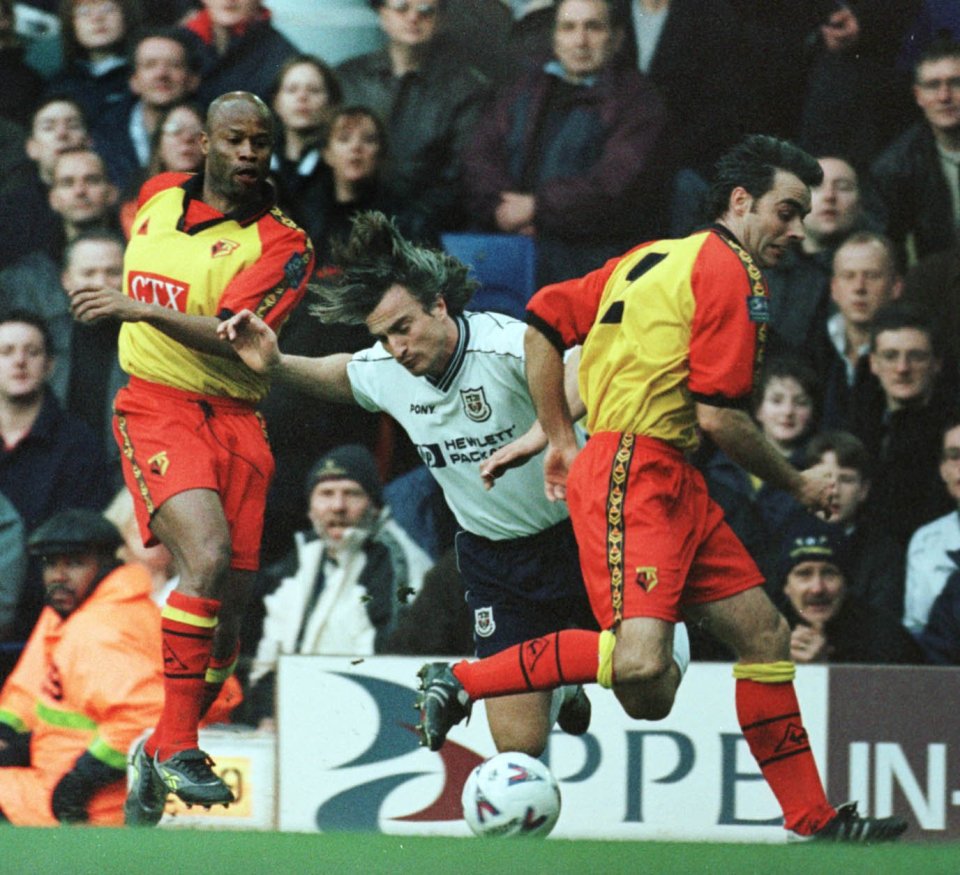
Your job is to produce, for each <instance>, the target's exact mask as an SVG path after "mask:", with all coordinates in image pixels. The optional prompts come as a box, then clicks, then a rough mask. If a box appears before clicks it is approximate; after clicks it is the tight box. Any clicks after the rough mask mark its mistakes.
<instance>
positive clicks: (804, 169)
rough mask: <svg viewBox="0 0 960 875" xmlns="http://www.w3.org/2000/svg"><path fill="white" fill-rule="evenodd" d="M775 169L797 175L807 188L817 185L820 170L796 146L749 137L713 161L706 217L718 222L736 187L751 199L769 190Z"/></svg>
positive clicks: (772, 138) (780, 141)
mask: <svg viewBox="0 0 960 875" xmlns="http://www.w3.org/2000/svg"><path fill="white" fill-rule="evenodd" d="M778 170H784V171H786V172H787V173H792V174H794V175H795V176H797V177H798V178H799V179H800V181H801V182H803V183H804V184H805V185H808V186H815V185H820V183H821V182H822V181H823V169H822V168H821V167H820V164H819V163H818V162H817V159H816V158H814V157H813V156H812V155H809V154H808V153H806V152H804V150H803V149H801V148H800V147H799V146H795V145H794V144H793V143H788V142H787V141H786V140H779V139H777V138H776V137H770V136H768V135H766V134H751V135H750V136H749V137H746V138H745V139H743V140H741V141H740V143H738V144H737V145H736V146H734V147H733V148H732V149H730V150H729V151H728V152H727V153H726V154H724V155H722V156H721V157H720V160H719V161H717V164H716V168H715V171H714V176H713V181H712V183H711V185H710V193H709V195H708V198H707V207H708V209H709V212H710V217H711V218H713V219H719V218H720V217H721V216H722V215H723V214H724V213H725V212H726V211H727V208H728V207H729V205H730V193H731V192H732V191H733V190H734V189H735V188H738V187H742V188H744V189H746V190H747V191H748V192H750V195H751V197H753V198H754V200H759V199H760V198H762V197H763V196H764V195H765V194H766V193H767V192H768V191H770V189H771V188H773V178H774V176H775V175H776V172H777V171H778Z"/></svg>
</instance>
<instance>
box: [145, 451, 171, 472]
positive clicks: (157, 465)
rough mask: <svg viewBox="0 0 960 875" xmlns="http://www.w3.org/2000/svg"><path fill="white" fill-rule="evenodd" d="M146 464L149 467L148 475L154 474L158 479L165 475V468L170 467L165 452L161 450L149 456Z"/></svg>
mask: <svg viewBox="0 0 960 875" xmlns="http://www.w3.org/2000/svg"><path fill="white" fill-rule="evenodd" d="M147 464H148V465H149V466H150V473H151V474H155V475H157V476H158V477H163V476H164V474H166V473H167V468H169V467H170V460H169V459H168V458H167V451H166V450H161V451H160V452H159V453H156V454H155V455H153V456H151V457H150V458H149V459H147Z"/></svg>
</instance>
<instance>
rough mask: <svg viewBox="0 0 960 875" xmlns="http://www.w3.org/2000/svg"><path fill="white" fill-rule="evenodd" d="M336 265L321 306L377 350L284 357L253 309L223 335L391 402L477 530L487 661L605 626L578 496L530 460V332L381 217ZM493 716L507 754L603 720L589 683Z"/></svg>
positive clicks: (371, 219)
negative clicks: (591, 583) (593, 708)
mask: <svg viewBox="0 0 960 875" xmlns="http://www.w3.org/2000/svg"><path fill="white" fill-rule="evenodd" d="M337 264H338V267H339V268H340V272H339V273H337V274H335V275H332V276H330V277H328V278H326V279H325V280H324V282H323V283H322V285H321V286H320V287H319V288H318V289H317V292H318V294H319V298H320V303H319V304H318V305H316V309H317V311H318V313H319V315H320V316H321V318H322V319H324V321H329V322H349V323H363V324H365V325H366V326H367V328H368V329H369V331H370V333H371V334H372V335H373V336H374V337H375V338H376V339H377V341H378V343H377V344H375V345H374V346H373V347H371V348H370V349H367V350H364V351H361V352H358V353H356V354H354V355H353V356H351V355H348V354H341V355H331V356H325V357H323V358H306V357H300V356H290V355H285V354H281V353H280V352H279V350H278V348H277V344H276V337H275V335H274V334H273V332H272V331H271V330H270V328H269V327H268V326H267V325H265V324H264V323H263V322H262V321H261V320H259V319H258V318H257V317H256V316H254V315H253V314H251V313H249V312H248V311H244V312H241V313H238V314H237V315H236V316H234V317H233V318H231V319H229V320H227V321H226V322H224V323H222V324H221V326H220V332H221V334H222V336H223V337H225V338H226V339H228V340H230V341H231V342H232V343H233V344H234V348H235V349H236V351H237V353H238V354H239V355H240V356H241V358H243V360H244V361H245V362H246V363H247V364H248V365H249V366H250V367H251V368H253V369H254V370H256V371H260V372H265V373H269V374H270V375H271V376H272V377H275V378H277V379H281V380H285V381H287V382H288V383H289V384H290V385H292V386H295V387H297V388H299V389H301V390H302V391H306V392H310V393H312V394H315V395H317V396H319V397H322V398H324V399H326V400H331V401H340V402H343V403H356V404H360V405H361V406H363V407H364V408H366V409H367V410H371V411H385V412H386V413H389V414H390V415H391V416H392V417H393V418H394V419H395V420H396V421H397V422H398V423H400V425H401V426H402V427H403V428H404V429H405V431H406V432H407V434H408V435H409V437H410V439H411V440H412V442H413V443H414V445H415V446H416V448H417V450H418V452H419V454H420V457H421V458H422V459H423V461H424V463H425V464H426V465H427V467H428V468H429V470H430V473H431V474H432V475H433V476H434V477H435V478H436V480H437V483H438V484H439V485H440V487H441V489H442V490H443V494H444V497H445V499H446V501H447V504H448V505H449V507H450V509H451V511H452V512H453V514H454V516H455V517H456V519H457V522H458V524H459V525H460V527H461V529H462V531H460V532H459V533H458V535H457V541H456V547H457V559H458V564H459V567H460V572H461V577H462V579H463V581H464V585H465V587H466V590H467V602H468V604H469V606H470V608H471V610H472V611H473V614H474V641H475V644H476V650H477V655H478V656H486V655H490V654H493V653H496V652H499V651H500V650H503V649H505V648H506V647H509V646H511V645H512V644H517V643H520V642H521V641H524V640H526V639H528V638H530V637H532V636H537V635H541V634H546V633H548V632H551V631H556V630H557V629H561V628H566V627H577V628H590V629H596V628H597V627H596V621H595V619H594V618H593V613H592V611H591V609H590V605H589V602H588V600H587V597H586V592H585V590H584V587H583V582H582V578H581V576H580V565H579V558H578V556H577V549H576V542H575V540H574V536H573V531H572V527H571V525H570V521H569V516H568V513H567V509H566V505H564V504H562V503H554V502H550V501H548V500H547V498H546V496H545V495H544V491H543V465H542V457H541V456H540V455H533V457H532V458H530V459H529V461H527V462H526V464H516V463H517V462H520V461H522V460H523V459H525V458H527V456H528V455H529V453H530V452H531V450H536V449H538V448H539V446H540V443H539V439H538V435H539V434H540V432H539V426H537V425H536V413H535V411H534V407H533V402H532V401H531V399H530V394H529V391H528V389H527V383H526V377H525V373H524V351H523V338H524V332H525V328H526V326H525V325H524V324H523V323H522V322H519V321H517V320H516V319H513V318H511V317H509V316H504V315H501V314H498V313H484V312H465V310H464V307H465V305H466V304H467V302H468V301H469V298H470V296H471V295H472V293H473V291H474V288H475V284H474V283H473V282H472V281H470V280H468V279H467V269H466V268H465V267H464V266H463V265H462V264H460V263H459V262H457V261H456V260H455V259H453V258H452V257H450V256H448V255H445V254H443V253H440V252H436V251H433V250H429V249H424V248H420V247H416V246H413V245H412V244H410V243H408V242H407V241H406V240H404V239H403V238H402V237H401V236H400V234H399V233H398V232H397V230H396V228H395V227H394V225H393V224H392V223H391V222H390V221H388V220H387V219H386V218H385V217H384V216H383V215H381V214H379V213H362V214H360V216H359V217H358V218H357V219H356V220H355V222H354V228H353V233H352V234H351V237H350V240H349V241H348V243H347V244H346V246H345V247H343V248H342V250H341V251H340V252H338V253H337ZM571 401H572V405H571V406H576V405H577V404H579V401H578V399H573V398H572V399H571ZM481 465H483V466H484V467H483V475H484V476H481V470H480V469H481ZM495 477H496V478H498V479H497V485H496V488H493V489H490V488H489V487H490V486H491V485H492V482H493V479H494V478H495ZM678 633H679V634H677V635H676V636H675V638H676V646H675V651H676V653H675V658H676V662H677V666H676V682H677V684H678V685H679V682H680V678H681V676H682V672H683V670H684V669H685V668H686V664H687V662H688V661H689V644H688V643H687V640H686V634H685V630H684V629H683V627H682V626H678ZM551 706H552V707H551ZM486 709H487V719H488V723H489V725H490V730H491V734H492V735H493V739H494V742H495V744H496V746H497V748H498V750H516V751H523V752H525V753H529V754H531V755H533V756H538V755H539V754H540V753H542V752H543V750H544V747H545V746H546V739H547V736H548V734H549V732H550V729H551V726H552V725H553V722H554V719H555V718H556V717H557V711H558V709H559V720H560V725H561V728H563V729H566V730H567V731H572V732H583V731H585V730H586V728H587V725H588V723H589V703H588V702H587V700H586V697H585V696H584V694H583V692H582V690H580V689H579V688H576V689H568V690H566V691H564V692H561V693H560V695H559V696H556V697H554V696H552V695H551V693H549V692H532V693H523V694H518V695H513V696H504V697H499V698H495V699H490V700H488V701H487V702H486Z"/></svg>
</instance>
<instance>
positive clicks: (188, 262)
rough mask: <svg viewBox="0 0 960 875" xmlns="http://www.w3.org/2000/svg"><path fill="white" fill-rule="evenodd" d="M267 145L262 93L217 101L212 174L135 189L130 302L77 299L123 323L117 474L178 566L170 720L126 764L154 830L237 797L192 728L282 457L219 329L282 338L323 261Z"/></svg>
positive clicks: (228, 658) (234, 636) (211, 687)
mask: <svg viewBox="0 0 960 875" xmlns="http://www.w3.org/2000/svg"><path fill="white" fill-rule="evenodd" d="M273 142H274V133H273V121H272V117H271V114H270V110H269V109H268V108H267V106H266V105H265V104H264V103H263V101H261V100H260V98H258V97H256V96H255V95H253V94H249V93H247V92H230V93H228V94H225V95H222V96H221V97H219V98H217V100H215V101H214V102H213V103H212V104H211V105H210V109H209V111H208V114H207V120H206V126H205V130H204V132H203V134H202V137H201V144H202V147H203V151H204V154H205V155H206V160H205V165H204V172H203V173H202V174H198V175H196V176H190V175H186V174H172V173H171V174H161V175H160V176H157V177H154V178H153V179H151V180H150V181H148V182H147V183H146V184H145V185H144V187H143V190H142V191H141V193H140V200H139V210H138V212H137V215H136V218H135V219H134V222H133V227H132V232H131V238H130V243H129V245H128V247H127V251H126V256H125V258H124V276H123V292H120V291H118V290H116V289H104V288H101V289H90V290H83V291H79V292H75V293H73V295H72V301H73V303H72V306H73V311H74V315H75V316H76V318H77V319H80V320H81V321H83V322H94V321H96V320H98V319H102V318H105V317H111V318H115V319H119V320H121V321H122V322H123V323H124V324H123V327H122V328H121V331H120V363H121V365H122V366H123V369H124V370H125V371H127V373H129V374H130V383H129V385H128V386H127V387H125V388H123V389H121V390H120V392H119V393H118V395H117V399H116V401H115V404H114V410H115V419H114V432H115V434H116V437H117V441H118V442H119V444H120V449H121V457H122V461H123V466H124V477H125V479H126V482H127V486H128V487H129V489H130V491H131V492H132V493H133V496H134V500H135V502H136V511H137V520H138V522H139V524H140V531H141V534H142V536H143V539H144V543H147V544H149V543H156V541H161V542H162V543H164V544H165V545H166V546H167V547H168V548H169V549H170V551H171V552H172V553H173V555H174V557H175V558H176V560H177V565H178V567H179V570H180V582H179V584H178V585H177V588H176V590H175V591H174V592H173V593H172V594H171V595H170V597H169V598H168V600H167V604H166V606H165V608H164V609H163V618H162V632H163V660H164V693H165V702H164V710H163V714H162V716H161V718H160V722H159V723H158V725H157V727H156V730H155V731H154V733H153V735H152V736H151V737H150V738H149V739H147V741H146V743H145V744H144V745H142V746H140V747H137V748H136V749H135V750H134V752H133V754H132V758H131V765H132V772H133V776H134V777H133V780H132V782H131V787H130V792H129V795H128V798H127V804H126V806H125V813H126V819H127V822H128V823H135V824H151V825H152V824H155V823H156V822H157V821H159V819H160V817H161V815H162V813H163V801H164V798H165V796H166V793H167V791H170V792H172V793H175V794H177V795H178V796H179V797H180V798H181V799H182V800H184V801H185V802H188V803H199V804H202V805H207V806H209V805H211V804H217V803H222V804H226V803H229V802H232V801H233V795H232V793H231V792H230V789H229V788H228V787H227V786H226V784H224V783H223V781H222V780H221V779H220V778H219V777H218V776H217V775H216V774H215V773H214V772H213V770H212V769H211V765H212V761H211V760H210V758H209V757H208V756H207V755H206V754H205V753H204V752H203V751H201V750H199V748H198V741H197V724H198V722H199V720H200V717H201V715H202V713H203V711H204V710H205V708H206V707H207V706H208V705H209V704H210V703H211V702H212V701H213V699H214V698H215V697H216V694H217V692H218V690H219V688H220V687H221V686H222V684H223V682H224V681H225V680H226V678H227V677H229V675H230V673H231V672H232V670H233V666H234V664H235V662H236V656H237V652H238V648H239V641H238V634H239V620H240V613H241V611H242V609H243V603H244V600H245V595H246V592H247V590H248V588H249V585H250V582H251V580H252V577H253V574H254V572H255V571H256V569H257V566H258V562H259V550H260V535H261V530H262V526H263V510H264V504H265V502H266V494H267V487H268V485H269V482H270V478H271V476H272V474H273V457H272V455H271V453H270V448H269V446H268V444H267V440H266V434H265V432H264V428H263V423H262V420H261V419H260V417H259V415H258V414H257V412H256V410H255V409H254V405H255V404H256V403H257V402H258V401H259V400H260V399H261V398H262V397H263V395H264V394H265V393H266V391H267V386H268V382H267V379H266V378H265V377H264V376H262V375H261V374H257V373H254V372H253V371H252V370H251V369H250V368H248V367H247V366H246V365H245V364H243V362H242V361H240V359H239V358H238V357H237V356H236V354H235V353H234V351H233V349H232V347H231V346H230V344H228V343H226V342H224V341H222V340H220V338H219V337H218V336H217V332H216V329H217V325H218V322H219V318H218V317H220V318H222V317H223V316H224V315H226V314H230V313H231V312H233V311H236V310H241V309H243V308H250V309H251V310H253V311H254V312H256V313H258V314H259V315H260V316H262V317H263V319H264V320H266V321H267V322H268V323H269V324H271V325H273V326H276V327H279V326H280V324H281V323H282V322H283V321H284V319H285V318H286V317H287V315H288V314H289V313H290V311H291V310H292V309H293V307H294V306H295V305H296V304H297V303H298V302H299V300H300V299H301V297H302V296H303V293H304V291H305V289H306V281H307V278H308V277H309V276H310V274H311V273H312V270H313V262H314V259H313V249H312V246H311V244H310V241H309V239H308V238H307V236H306V234H305V233H304V232H303V231H301V230H300V229H299V228H297V227H296V225H294V224H293V223H292V222H290V220H289V219H287V218H286V216H284V215H283V213H281V212H280V211H278V210H277V209H275V208H274V206H273V198H272V189H271V187H270V186H269V184H268V182H267V172H268V168H269V164H270V155H271V151H272V147H273Z"/></svg>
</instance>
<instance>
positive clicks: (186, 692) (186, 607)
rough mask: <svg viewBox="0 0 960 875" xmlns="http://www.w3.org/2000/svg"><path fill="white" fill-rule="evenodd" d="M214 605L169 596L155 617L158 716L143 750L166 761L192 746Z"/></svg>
mask: <svg viewBox="0 0 960 875" xmlns="http://www.w3.org/2000/svg"><path fill="white" fill-rule="evenodd" d="M219 610H220V602H219V601H217V600H216V599H204V598H196V597H194V596H187V595H183V594H182V593H179V592H176V591H174V592H172V593H170V596H169V598H168V599H167V604H166V606H165V607H164V609H163V612H162V613H161V620H160V630H161V634H162V639H163V693H164V699H163V712H162V713H161V714H160V722H159V723H158V724H157V728H156V730H155V731H154V733H153V736H152V737H151V738H150V739H149V741H148V742H147V744H146V745H145V746H144V749H145V750H146V752H147V753H148V754H149V755H151V756H152V755H153V753H154V752H155V751H158V752H159V755H160V759H162V760H163V759H168V758H169V757H170V756H172V755H173V754H174V753H176V752H177V751H181V750H188V749H190V748H195V747H197V746H198V741H197V724H198V723H199V722H200V709H201V707H202V704H203V694H204V685H205V676H206V671H207V665H208V663H209V662H210V654H211V652H212V650H213V633H214V630H215V629H216V627H217V613H218V612H219Z"/></svg>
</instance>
